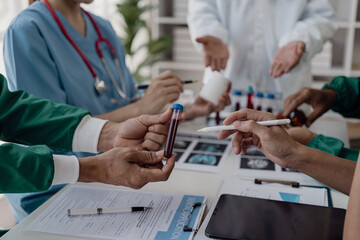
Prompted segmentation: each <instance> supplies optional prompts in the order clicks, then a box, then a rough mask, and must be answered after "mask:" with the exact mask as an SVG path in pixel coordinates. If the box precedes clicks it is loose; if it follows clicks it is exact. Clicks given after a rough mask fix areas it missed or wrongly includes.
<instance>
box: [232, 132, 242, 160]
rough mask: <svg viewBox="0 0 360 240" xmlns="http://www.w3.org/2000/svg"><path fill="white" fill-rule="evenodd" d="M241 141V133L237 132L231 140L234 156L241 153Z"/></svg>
mask: <svg viewBox="0 0 360 240" xmlns="http://www.w3.org/2000/svg"><path fill="white" fill-rule="evenodd" d="M242 140H243V135H242V133H241V132H237V133H236V134H235V135H234V139H233V140H232V148H233V150H234V154H235V155H238V154H240V153H241V151H242V147H241V143H242Z"/></svg>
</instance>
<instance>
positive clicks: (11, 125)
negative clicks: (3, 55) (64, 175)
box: [0, 75, 89, 151]
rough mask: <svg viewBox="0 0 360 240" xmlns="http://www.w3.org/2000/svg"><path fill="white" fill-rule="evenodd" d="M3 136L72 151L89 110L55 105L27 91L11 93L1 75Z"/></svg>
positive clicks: (0, 105) (0, 123)
mask: <svg viewBox="0 0 360 240" xmlns="http://www.w3.org/2000/svg"><path fill="white" fill-rule="evenodd" d="M0 96H1V98H0V109H1V112H0V138H1V139H2V140H4V141H8V142H17V143H22V144H27V145H36V144H47V145H48V146H49V147H51V148H53V149H56V150H60V151H71V150H72V140H73V135H74V132H75V129H76V128H77V126H78V124H79V123H80V121H81V120H82V119H83V117H84V116H86V115H88V114H89V113H88V112H87V111H86V110H83V109H80V108H76V107H72V106H68V105H64V104H56V103H53V102H51V101H48V100H45V99H41V98H37V97H34V96H32V95H30V94H28V93H26V92H24V91H15V92H10V91H9V90H8V88H7V84H6V80H5V78H4V77H3V76H2V75H0Z"/></svg>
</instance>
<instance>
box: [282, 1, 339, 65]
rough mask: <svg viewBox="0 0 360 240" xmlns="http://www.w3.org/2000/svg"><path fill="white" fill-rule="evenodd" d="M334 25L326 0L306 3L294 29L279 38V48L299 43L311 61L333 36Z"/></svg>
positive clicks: (333, 18)
mask: <svg viewBox="0 0 360 240" xmlns="http://www.w3.org/2000/svg"><path fill="white" fill-rule="evenodd" d="M335 24H336V18H335V14H334V11H333V9H332V7H331V6H330V4H329V2H328V0H312V1H308V3H307V5H306V7H305V10H304V12H303V13H302V15H301V17H300V19H299V21H298V22H297V23H296V24H295V26H294V28H293V29H292V30H291V31H290V32H288V33H286V34H284V35H283V36H281V38H280V41H279V48H281V47H283V46H285V45H287V44H288V43H290V42H294V41H301V42H303V43H305V51H306V52H307V53H308V55H307V57H308V58H309V59H311V58H312V57H313V56H314V55H315V54H316V53H318V52H320V51H321V49H322V46H323V44H324V42H325V41H326V40H328V39H330V38H331V37H332V36H333V34H334V32H335V30H336V26H335Z"/></svg>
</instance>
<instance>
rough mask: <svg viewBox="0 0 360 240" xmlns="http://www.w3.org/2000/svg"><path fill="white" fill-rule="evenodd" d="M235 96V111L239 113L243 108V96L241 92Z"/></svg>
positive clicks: (236, 92)
mask: <svg viewBox="0 0 360 240" xmlns="http://www.w3.org/2000/svg"><path fill="white" fill-rule="evenodd" d="M234 95H235V111H239V110H240V108H241V101H240V98H241V96H242V92H241V90H236V91H234Z"/></svg>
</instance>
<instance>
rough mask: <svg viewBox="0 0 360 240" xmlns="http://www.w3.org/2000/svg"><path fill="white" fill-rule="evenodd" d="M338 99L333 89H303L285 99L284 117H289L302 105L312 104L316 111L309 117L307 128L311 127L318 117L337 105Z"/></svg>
mask: <svg viewBox="0 0 360 240" xmlns="http://www.w3.org/2000/svg"><path fill="white" fill-rule="evenodd" d="M336 98H337V95H336V92H335V91H334V90H332V89H324V90H317V89H312V88H302V89H301V90H300V91H299V92H297V93H295V94H293V95H290V96H289V97H287V98H286V99H285V101H284V113H283V115H284V116H285V117H288V116H289V115H290V113H291V112H292V111H294V109H295V108H297V107H298V106H300V105H301V104H303V103H307V104H310V105H311V106H312V108H313V109H314V110H313V112H312V113H311V114H310V115H308V116H307V120H306V126H307V127H309V126H310V125H311V124H312V123H313V122H314V121H315V120H316V119H317V118H318V117H320V116H321V115H322V114H323V113H324V112H326V111H328V110H329V109H330V108H331V107H332V106H333V105H334V104H335V102H336Z"/></svg>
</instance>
